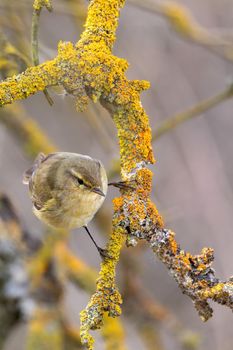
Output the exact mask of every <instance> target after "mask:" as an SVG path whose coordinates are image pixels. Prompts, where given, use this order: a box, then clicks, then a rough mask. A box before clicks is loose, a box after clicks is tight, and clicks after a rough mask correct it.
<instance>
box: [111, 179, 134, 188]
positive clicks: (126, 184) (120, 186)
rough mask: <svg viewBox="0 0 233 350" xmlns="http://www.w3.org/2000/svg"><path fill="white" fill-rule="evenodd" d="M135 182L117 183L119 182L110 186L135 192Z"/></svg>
mask: <svg viewBox="0 0 233 350" xmlns="http://www.w3.org/2000/svg"><path fill="white" fill-rule="evenodd" d="M133 183H135V181H134V180H133V181H117V182H109V184H108V186H114V187H117V188H120V189H123V190H135V187H134V186H132V184H133Z"/></svg>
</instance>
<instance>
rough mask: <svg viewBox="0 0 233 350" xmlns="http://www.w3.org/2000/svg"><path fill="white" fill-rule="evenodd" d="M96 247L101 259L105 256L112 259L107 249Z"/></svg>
mask: <svg viewBox="0 0 233 350" xmlns="http://www.w3.org/2000/svg"><path fill="white" fill-rule="evenodd" d="M97 249H98V252H99V254H100V256H101V259H103V260H104V259H105V258H108V259H112V257H111V256H110V255H109V254H108V251H107V249H103V248H100V247H98V248H97Z"/></svg>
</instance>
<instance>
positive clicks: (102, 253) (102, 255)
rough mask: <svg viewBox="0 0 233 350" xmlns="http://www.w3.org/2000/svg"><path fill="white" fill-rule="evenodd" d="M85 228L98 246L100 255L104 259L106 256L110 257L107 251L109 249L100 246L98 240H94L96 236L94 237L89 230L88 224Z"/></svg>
mask: <svg viewBox="0 0 233 350" xmlns="http://www.w3.org/2000/svg"><path fill="white" fill-rule="evenodd" d="M83 227H84V228H85V230H86V231H87V233H88V236H89V237H90V239H91V240H92V242H93V243H94V245H95V246H96V248H97V250H98V252H99V254H100V256H101V258H102V259H104V258H109V255H108V253H107V250H106V249H103V248H101V247H99V246H98V244H97V243H96V241H95V240H94V238H93V237H92V235H91V233H90V231H89V230H88V228H87V226H83Z"/></svg>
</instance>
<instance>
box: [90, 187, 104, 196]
mask: <svg viewBox="0 0 233 350" xmlns="http://www.w3.org/2000/svg"><path fill="white" fill-rule="evenodd" d="M91 191H92V192H95V193H97V194H99V195H100V196H102V197H105V194H104V192H102V191H101V189H100V188H98V187H94V188H92V190H91Z"/></svg>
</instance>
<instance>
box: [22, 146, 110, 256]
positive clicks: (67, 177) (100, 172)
mask: <svg viewBox="0 0 233 350" xmlns="http://www.w3.org/2000/svg"><path fill="white" fill-rule="evenodd" d="M23 183H24V184H27V185H28V186H29V192H30V197H31V200H32V203H33V212H34V214H35V215H36V216H37V217H38V218H39V219H40V220H41V221H43V222H45V223H46V224H47V225H49V226H52V227H55V228H57V229H73V228H78V227H82V226H83V227H84V228H85V229H86V231H87V233H88V235H89V236H90V238H91V239H92V241H93V243H94V244H95V246H96V248H97V249H98V251H99V253H100V255H101V256H105V250H104V249H102V248H100V247H99V246H98V245H97V244H96V242H95V240H94V239H93V237H92V235H91V234H90V232H89V230H88V228H87V224H88V223H89V222H90V221H91V220H92V218H93V216H94V215H95V213H96V212H97V211H98V209H99V208H100V207H101V205H102V204H103V202H104V199H105V196H106V193H107V188H108V181H107V175H106V171H105V169H104V167H103V165H102V163H101V162H100V161H99V160H96V159H93V158H91V157H89V156H86V155H81V154H77V153H68V152H56V153H51V154H48V155H47V156H46V155H44V154H43V153H40V154H39V155H38V156H37V158H36V159H35V161H34V164H33V166H32V167H31V168H30V169H28V170H27V171H25V173H24V176H23Z"/></svg>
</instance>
